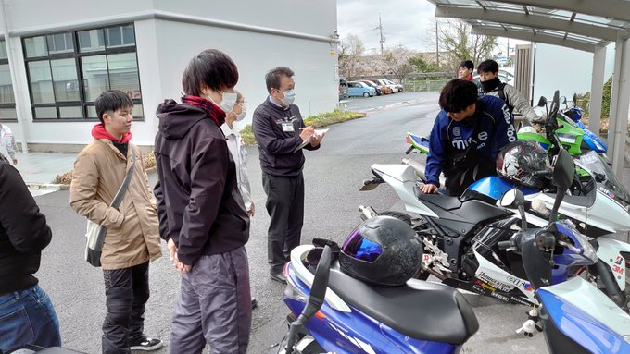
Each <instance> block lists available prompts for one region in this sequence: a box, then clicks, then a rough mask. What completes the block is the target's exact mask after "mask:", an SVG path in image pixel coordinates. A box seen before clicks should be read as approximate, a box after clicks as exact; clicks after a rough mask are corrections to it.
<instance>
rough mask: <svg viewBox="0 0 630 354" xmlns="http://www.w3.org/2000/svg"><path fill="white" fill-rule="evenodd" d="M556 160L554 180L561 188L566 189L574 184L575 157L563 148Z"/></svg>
mask: <svg viewBox="0 0 630 354" xmlns="http://www.w3.org/2000/svg"><path fill="white" fill-rule="evenodd" d="M554 160H555V162H554V164H553V166H554V167H553V174H552V177H553V182H554V184H555V185H556V187H558V188H559V189H564V190H566V189H568V188H569V187H571V184H573V175H574V174H575V165H574V164H573V158H572V157H571V155H570V154H569V153H568V152H567V151H566V150H564V149H562V150H560V152H559V153H558V155H556V157H555V159H554Z"/></svg>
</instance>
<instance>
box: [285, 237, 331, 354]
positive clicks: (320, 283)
mask: <svg viewBox="0 0 630 354" xmlns="http://www.w3.org/2000/svg"><path fill="white" fill-rule="evenodd" d="M331 263H332V249H331V248H330V246H328V245H326V246H325V247H324V250H323V251H322V255H321V258H320V259H319V264H317V269H316V270H315V277H314V279H313V285H312V286H311V291H310V293H309V296H308V304H307V305H306V307H305V308H304V310H302V313H301V314H300V316H298V318H297V319H296V320H295V321H294V322H293V323H291V326H290V328H289V335H288V336H287V347H286V350H285V354H292V353H293V350H294V347H295V343H296V342H297V339H298V333H299V331H300V330H301V329H302V327H303V326H304V324H306V322H308V320H309V319H310V318H311V317H313V315H315V313H316V312H317V311H319V310H320V309H321V308H322V304H323V303H324V297H325V296H326V289H327V288H328V277H329V275H330V264H331Z"/></svg>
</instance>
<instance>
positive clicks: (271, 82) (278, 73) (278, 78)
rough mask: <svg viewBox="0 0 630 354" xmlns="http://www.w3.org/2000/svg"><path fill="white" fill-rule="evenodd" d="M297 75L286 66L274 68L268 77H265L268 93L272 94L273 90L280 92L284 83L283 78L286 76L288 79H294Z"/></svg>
mask: <svg viewBox="0 0 630 354" xmlns="http://www.w3.org/2000/svg"><path fill="white" fill-rule="evenodd" d="M293 75H295V72H294V71H293V70H291V69H290V68H287V67H286V66H279V67H277V68H273V69H271V70H269V72H268V73H267V75H265V82H266V83H267V92H271V89H272V88H273V89H276V90H280V85H281V83H282V77H284V76H286V77H288V78H292V77H293Z"/></svg>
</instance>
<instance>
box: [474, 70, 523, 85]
mask: <svg viewBox="0 0 630 354" xmlns="http://www.w3.org/2000/svg"><path fill="white" fill-rule="evenodd" d="M473 80H479V81H481V80H480V79H479V74H475V75H473ZM499 80H501V82H505V83H506V84H508V85H512V86H514V75H513V74H512V73H511V72H509V71H508V70H504V69H499Z"/></svg>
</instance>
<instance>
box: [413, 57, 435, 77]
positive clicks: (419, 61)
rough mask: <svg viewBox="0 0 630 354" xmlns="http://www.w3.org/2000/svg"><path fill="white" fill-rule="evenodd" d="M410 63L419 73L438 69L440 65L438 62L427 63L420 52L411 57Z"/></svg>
mask: <svg viewBox="0 0 630 354" xmlns="http://www.w3.org/2000/svg"><path fill="white" fill-rule="evenodd" d="M409 65H411V66H412V67H413V68H414V71H415V72H417V73H426V72H433V71H437V70H438V66H437V64H436V63H427V61H426V60H424V58H423V57H422V55H419V54H417V55H414V56H412V57H410V58H409Z"/></svg>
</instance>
